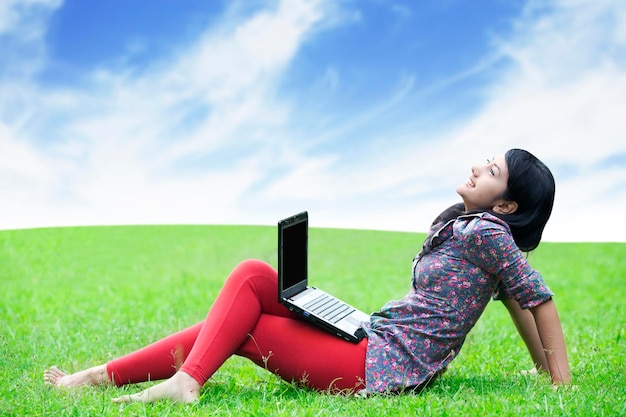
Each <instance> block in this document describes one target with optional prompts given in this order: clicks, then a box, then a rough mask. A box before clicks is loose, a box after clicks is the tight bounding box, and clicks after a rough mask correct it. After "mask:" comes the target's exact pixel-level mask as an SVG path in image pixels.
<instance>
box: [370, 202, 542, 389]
mask: <svg viewBox="0 0 626 417" xmlns="http://www.w3.org/2000/svg"><path fill="white" fill-rule="evenodd" d="M493 294H496V296H495V298H506V297H512V298H514V299H515V300H517V301H518V302H519V304H520V306H521V307H522V308H530V307H534V306H537V305H539V304H541V303H543V302H544V301H546V300H548V299H550V298H551V297H552V295H553V294H552V292H551V291H550V289H549V288H548V287H547V286H546V284H545V282H544V281H543V278H542V277H541V275H539V273H538V272H537V271H535V270H534V269H532V268H531V266H530V265H529V264H528V262H527V261H526V258H525V257H524V255H523V253H522V251H521V250H520V249H519V248H518V247H517V245H516V244H515V242H514V241H513V236H512V235H511V232H510V229H509V227H508V225H507V224H506V223H505V222H504V221H502V220H500V219H499V218H497V217H495V216H493V215H491V214H489V213H480V214H473V215H465V216H460V217H457V218H455V219H453V220H450V221H449V222H447V223H443V222H442V223H438V224H435V225H433V227H432V228H431V230H430V233H429V235H428V237H427V238H426V241H425V242H424V246H423V248H422V250H421V252H420V253H419V254H418V255H417V256H416V257H415V259H414V261H413V285H412V290H411V291H410V292H409V293H408V294H407V295H406V296H405V297H404V298H403V299H401V300H399V301H391V302H389V303H387V304H385V306H383V308H382V309H381V310H380V311H378V312H376V313H374V314H373V315H372V318H371V320H370V322H369V323H364V324H363V325H362V326H363V329H364V330H365V332H366V333H367V337H368V347H367V357H366V364H365V376H366V386H367V390H368V391H369V392H392V391H399V390H402V389H406V388H416V387H419V386H422V385H424V384H425V383H428V382H429V381H430V380H432V379H434V377H435V376H436V375H437V374H438V372H440V371H441V370H443V368H445V367H446V366H447V365H448V364H449V363H450V362H451V361H452V360H453V359H454V358H455V357H456V355H457V354H458V352H459V349H461V346H463V342H464V341H465V337H466V336H467V334H468V333H469V331H470V330H471V329H472V327H474V325H475V324H476V321H477V320H478V318H479V317H480V315H481V314H482V312H483V311H484V310H485V307H486V306H487V303H488V302H489V300H490V299H491V296H492V295H493Z"/></svg>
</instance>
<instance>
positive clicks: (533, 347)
mask: <svg viewBox="0 0 626 417" xmlns="http://www.w3.org/2000/svg"><path fill="white" fill-rule="evenodd" d="M502 303H503V304H504V305H505V306H506V308H507V310H509V314H510V315H511V319H513V323H515V327H516V328H517V331H518V332H519V334H520V336H521V337H522V340H523V341H524V343H525V344H526V347H527V348H528V352H529V353H530V357H531V358H532V360H533V363H534V365H535V368H536V369H537V370H538V371H546V372H547V371H548V370H549V368H548V360H547V359H546V354H545V352H544V350H543V344H542V343H541V338H540V337H539V332H538V331H537V324H536V323H535V317H534V316H533V313H531V312H530V311H528V310H522V308H521V307H520V306H519V303H518V302H517V301H515V300H514V299H513V298H505V299H503V300H502Z"/></svg>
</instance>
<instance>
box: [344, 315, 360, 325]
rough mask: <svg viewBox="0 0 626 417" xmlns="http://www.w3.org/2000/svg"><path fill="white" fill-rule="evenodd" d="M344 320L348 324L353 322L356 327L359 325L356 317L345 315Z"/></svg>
mask: <svg viewBox="0 0 626 417" xmlns="http://www.w3.org/2000/svg"><path fill="white" fill-rule="evenodd" d="M346 321H347V322H348V323H350V324H353V325H354V326H356V327H360V326H361V322H360V321H359V320H357V318H356V317H352V316H348V317H346Z"/></svg>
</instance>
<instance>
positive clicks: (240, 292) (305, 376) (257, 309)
mask: <svg viewBox="0 0 626 417" xmlns="http://www.w3.org/2000/svg"><path fill="white" fill-rule="evenodd" d="M471 171H472V175H471V176H470V178H469V179H468V181H467V182H465V183H464V184H461V185H459V186H458V187H457V190H456V191H457V193H458V194H459V195H460V196H461V198H462V200H463V203H462V204H459V205H455V206H452V207H451V208H449V209H447V210H446V211H444V212H443V213H442V214H441V215H440V216H439V217H438V218H437V219H436V220H435V222H434V223H433V226H432V228H431V230H430V233H429V235H428V237H427V239H426V241H425V243H424V246H423V248H422V250H421V252H420V253H419V254H418V255H417V256H416V257H415V260H414V262H413V285H412V289H411V291H410V292H409V294H407V296H406V297H404V298H403V299H402V300H399V301H392V302H389V303H387V304H386V305H385V306H384V307H383V308H382V309H381V310H380V311H379V312H377V313H374V314H373V315H372V317H371V320H370V322H368V323H363V324H362V327H363V330H364V331H365V333H366V335H367V337H366V338H364V339H363V340H361V341H360V342H359V343H357V344H354V343H350V342H346V341H344V340H343V339H341V338H338V337H335V336H333V335H331V334H328V333H326V332H325V331H322V330H320V329H318V328H316V327H314V326H312V325H310V324H308V323H306V322H304V321H301V320H299V319H297V318H296V317H295V316H293V315H292V313H290V312H289V311H288V310H287V309H286V308H285V307H283V306H282V305H281V304H279V303H278V302H277V299H276V291H277V277H276V272H275V271H274V269H272V268H271V267H270V266H269V265H267V264H265V263H263V262H261V261H253V260H249V261H244V262H242V263H241V264H240V265H238V266H237V267H236V268H235V269H234V270H233V272H231V274H230V275H229V277H228V279H227V280H226V282H225V284H224V287H223V288H222V290H221V292H220V294H219V295H218V297H217V299H216V300H215V303H214V304H213V306H212V307H211V310H210V311H209V313H208V315H207V317H206V319H205V321H203V322H201V323H199V324H197V325H195V326H193V327H190V328H188V329H186V330H183V331H181V332H179V333H176V334H173V335H171V336H168V337H166V338H165V339H162V340H160V341H158V342H156V343H154V344H152V345H149V346H147V347H145V348H143V349H141V350H138V351H136V352H133V353H131V354H129V355H126V356H124V357H121V358H119V359H116V360H113V361H111V362H109V363H107V364H103V365H100V366H96V367H93V368H90V369H87V370H84V371H81V372H77V373H75V374H65V373H64V372H62V371H60V370H59V369H58V368H56V367H52V368H50V369H49V370H47V371H45V372H44V380H45V382H46V383H48V384H51V385H53V386H57V387H72V386H81V385H96V384H116V385H118V386H119V385H123V384H127V383H136V382H142V381H148V380H160V379H166V378H168V379H167V380H166V381H164V382H161V383H160V384H157V385H154V386H152V387H150V388H148V389H146V390H144V391H142V392H139V393H137V394H133V395H126V396H122V397H119V398H115V399H114V400H113V401H115V402H131V401H142V402H151V401H156V400H159V399H172V400H175V401H179V402H193V401H196V400H197V399H198V398H199V395H200V389H201V387H202V386H203V385H204V383H205V382H206V381H208V380H209V378H210V377H211V376H212V375H213V373H214V372H215V371H217V369H218V368H219V367H220V366H221V365H222V364H223V363H224V361H226V359H228V358H229V357H230V356H231V355H233V354H234V355H240V356H243V357H246V358H249V359H251V360H252V361H253V362H255V363H256V364H257V365H259V366H262V367H264V368H266V369H267V370H269V371H271V372H274V373H276V374H278V375H280V377H282V378H283V379H285V380H287V381H294V382H298V383H301V384H303V385H305V386H308V387H310V388H313V389H317V390H320V391H326V392H332V393H339V392H357V391H359V392H364V393H385V392H400V391H404V390H408V389H420V388H422V387H424V386H425V385H427V384H428V383H430V382H431V381H432V380H434V378H436V377H437V376H438V375H439V374H440V373H441V372H443V371H444V370H445V369H446V367H447V366H448V364H449V363H450V362H451V361H452V360H453V359H454V358H455V357H456V355H457V354H458V352H459V349H460V348H461V346H462V345H463V342H464V340H465V337H466V336H467V334H468V332H469V331H470V329H471V328H472V327H473V326H474V324H475V323H476V321H477V320H478V318H479V316H480V315H481V314H482V312H483V311H484V309H485V307H486V305H487V303H488V302H489V300H490V298H491V297H492V295H494V298H497V299H502V300H504V304H505V305H506V306H507V308H508V310H509V312H510V314H511V316H512V318H513V320H514V322H515V324H516V326H517V328H518V330H519V332H520V335H521V336H522V338H523V340H524V342H525V343H526V345H527V347H528V350H529V352H530V354H531V356H532V359H533V361H534V363H535V367H536V368H537V369H538V370H543V371H547V372H549V373H550V375H551V377H552V381H553V383H554V384H556V385H558V384H564V383H569V382H570V374H569V365H568V360H567V353H566V349H565V341H564V337H563V332H562V329H561V323H560V320H559V316H558V313H557V310H556V307H555V305H554V302H553V301H552V292H551V291H550V290H549V289H548V287H547V286H546V285H545V283H544V281H543V279H542V278H541V276H540V275H539V274H538V273H537V272H536V271H534V270H533V269H532V268H531V267H530V266H529V264H528V263H527V262H526V259H525V257H524V254H523V252H522V251H530V250H533V249H534V248H536V247H537V245H538V244H539V241H540V239H541V234H542V232H543V229H544V226H545V224H546V222H547V221H548V218H549V217H550V213H551V211H552V204H553V201H554V188H555V187H554V179H553V177H552V174H551V173H550V171H549V170H548V168H547V167H546V166H545V165H544V164H543V163H542V162H541V161H539V160H538V159H537V158H535V157H534V156H533V155H532V154H530V153H528V152H526V151H523V150H520V149H512V150H510V151H508V152H507V153H506V155H504V156H499V157H496V158H494V159H492V160H489V161H487V163H486V164H485V165H481V166H474V167H472V169H471Z"/></svg>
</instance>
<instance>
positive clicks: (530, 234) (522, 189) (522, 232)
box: [435, 149, 556, 252]
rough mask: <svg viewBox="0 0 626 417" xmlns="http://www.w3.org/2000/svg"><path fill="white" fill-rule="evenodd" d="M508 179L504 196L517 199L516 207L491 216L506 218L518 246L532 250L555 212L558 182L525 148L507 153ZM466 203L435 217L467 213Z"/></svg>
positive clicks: (438, 219) (444, 217)
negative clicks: (553, 207) (507, 212)
mask: <svg viewBox="0 0 626 417" xmlns="http://www.w3.org/2000/svg"><path fill="white" fill-rule="evenodd" d="M504 159H505V161H506V164H507V167H508V171H509V179H508V182H507V187H506V190H505V191H504V194H503V195H502V198H504V199H505V200H510V201H515V202H516V203H517V210H516V211H515V213H513V214H499V213H494V212H493V211H491V210H489V213H491V214H492V215H494V216H496V217H498V218H500V219H502V220H504V221H505V222H506V223H507V224H508V225H509V227H510V228H511V233H512V234H513V239H514V240H515V243H516V244H517V246H518V247H519V248H520V249H521V250H523V251H525V252H529V251H531V250H533V249H535V248H536V247H537V246H538V245H539V242H540V241H541V235H542V234H543V229H544V228H545V226H546V223H547V222H548V219H549V218H550V214H552V206H553V205H554V193H555V188H556V187H555V183H554V177H553V176H552V173H551V172H550V170H549V169H548V167H547V166H546V165H545V164H544V163H543V162H541V161H540V160H539V159H537V158H536V157H535V156H534V155H533V154H531V153H530V152H528V151H525V150H523V149H510V150H509V151H507V153H506V154H505V155H504ZM464 210H465V206H464V205H463V203H458V204H454V205H452V206H450V207H448V208H447V209H446V210H444V211H443V212H442V213H441V214H440V215H439V216H438V217H437V219H435V223H437V222H439V221H441V220H450V219H453V218H455V217H457V216H459V215H461V214H465V212H464Z"/></svg>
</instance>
